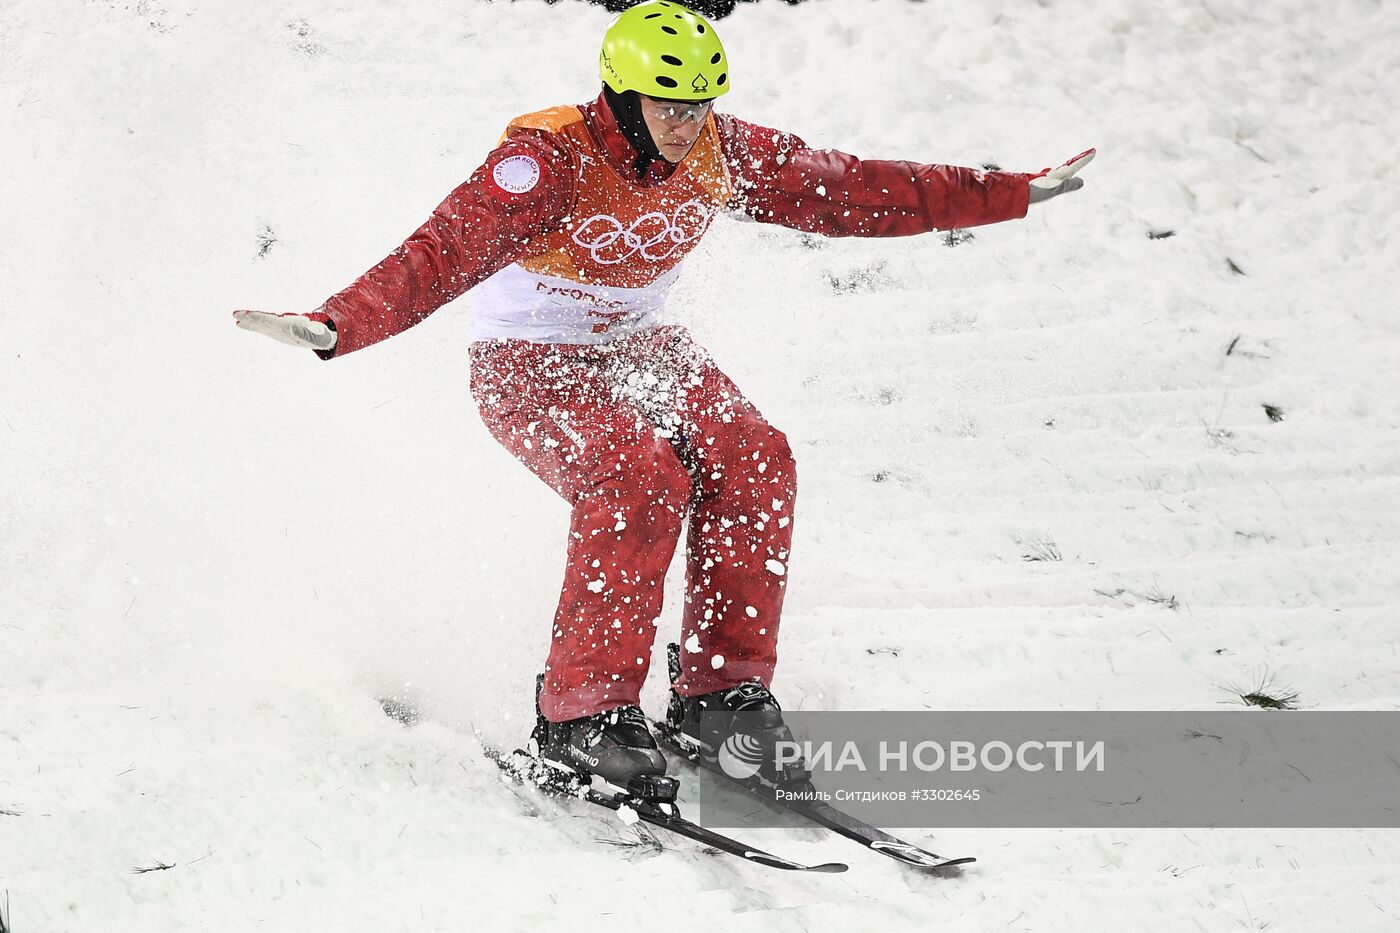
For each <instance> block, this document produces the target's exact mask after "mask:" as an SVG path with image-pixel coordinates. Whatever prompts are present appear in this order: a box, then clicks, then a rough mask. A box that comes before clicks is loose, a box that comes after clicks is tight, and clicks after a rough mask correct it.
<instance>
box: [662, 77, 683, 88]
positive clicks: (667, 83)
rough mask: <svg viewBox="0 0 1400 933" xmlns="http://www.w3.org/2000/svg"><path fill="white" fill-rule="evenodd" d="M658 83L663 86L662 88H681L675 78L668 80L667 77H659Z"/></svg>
mask: <svg viewBox="0 0 1400 933" xmlns="http://www.w3.org/2000/svg"><path fill="white" fill-rule="evenodd" d="M656 83H657V84H659V85H661V86H662V87H680V85H678V84H677V83H676V81H675V79H674V78H668V77H666V76H665V75H657V76H656Z"/></svg>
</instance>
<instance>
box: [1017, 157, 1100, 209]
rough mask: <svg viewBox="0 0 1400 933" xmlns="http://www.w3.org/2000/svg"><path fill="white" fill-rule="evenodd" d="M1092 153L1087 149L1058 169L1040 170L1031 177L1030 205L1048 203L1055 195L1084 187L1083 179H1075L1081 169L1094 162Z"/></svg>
mask: <svg viewBox="0 0 1400 933" xmlns="http://www.w3.org/2000/svg"><path fill="white" fill-rule="evenodd" d="M1094 151H1095V150H1093V149H1089V150H1087V151H1085V152H1081V153H1080V154H1079V155H1077V156H1075V157H1074V158H1073V159H1070V160H1069V161H1068V162H1066V163H1065V164H1064V165H1061V166H1060V167H1059V168H1053V169H1050V168H1047V169H1042V170H1041V171H1040V174H1038V175H1032V176H1031V203H1032V204H1035V203H1036V202H1038V201H1048V200H1050V199H1051V198H1053V197H1054V196H1055V195H1057V194H1064V193H1065V192H1067V191H1078V190H1079V189H1080V188H1083V187H1084V179H1082V178H1075V177H1074V176H1075V173H1077V172H1078V171H1079V170H1080V169H1081V168H1083V167H1084V166H1086V165H1088V164H1089V163H1090V162H1092V161H1094Z"/></svg>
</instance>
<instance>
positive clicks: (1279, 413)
mask: <svg viewBox="0 0 1400 933" xmlns="http://www.w3.org/2000/svg"><path fill="white" fill-rule="evenodd" d="M1264 414H1266V415H1268V416H1269V420H1270V421H1282V420H1283V419H1284V418H1287V417H1288V416H1287V415H1285V414H1284V413H1283V409H1282V408H1279V407H1278V406H1277V405H1270V404H1268V403H1265V404H1264Z"/></svg>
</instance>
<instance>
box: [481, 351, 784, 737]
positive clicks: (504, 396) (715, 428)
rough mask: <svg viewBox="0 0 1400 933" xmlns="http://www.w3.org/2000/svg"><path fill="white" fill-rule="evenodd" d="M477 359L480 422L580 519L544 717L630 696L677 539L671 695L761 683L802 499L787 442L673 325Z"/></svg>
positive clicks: (637, 685) (769, 661) (635, 695)
mask: <svg viewBox="0 0 1400 933" xmlns="http://www.w3.org/2000/svg"><path fill="white" fill-rule="evenodd" d="M471 359H472V371H471V387H472V395H473V396H474V397H475V399H476V402H477V406H478V408H479V410H480V412H481V417H482V419H483V420H484V421H485V422H486V426H487V428H488V429H490V431H491V433H492V435H493V436H495V438H496V439H497V440H498V441H500V442H501V444H503V445H504V446H505V448H506V449H507V450H509V451H510V452H511V453H512V454H513V455H515V457H516V458H517V459H519V460H520V461H521V462H522V463H524V464H525V465H526V466H527V467H529V468H530V469H531V470H532V471H533V472H534V473H535V475H537V476H539V478H540V479H542V480H544V481H545V482H546V483H548V484H549V486H550V487H551V488H553V489H554V491H555V492H557V493H559V495H561V496H563V497H564V499H565V500H567V501H568V502H569V504H570V505H571V506H572V508H573V517H572V521H571V524H570V528H569V541H568V558H567V562H566V564H565V569H564V585H563V591H562V593H561V594H560V597H559V608H558V610H557V611H556V613H555V616H554V631H553V640H552V642H551V645H550V652H549V658H548V660H547V662H546V664H545V678H544V691H543V693H542V694H541V696H540V708H541V710H542V711H543V713H544V715H545V716H546V717H547V718H549V719H551V720H553V721H555V722H562V721H564V720H567V719H574V718H576V717H579V716H587V715H590V714H592V713H596V712H601V711H602V710H606V709H611V708H613V707H616V706H622V705H626V704H635V703H637V702H638V699H639V692H640V690H641V687H642V683H643V682H644V681H645V680H646V675H647V667H648V664H649V663H650V658H651V645H652V641H653V639H654V637H655V633H656V626H657V621H658V616H659V615H660V613H661V603H662V589H663V583H664V579H665V575H666V568H667V566H668V565H669V564H670V562H671V557H672V555H673V554H674V552H675V548H676V542H677V540H678V538H679V537H680V533H681V530H682V528H683V527H684V528H685V529H686V532H687V538H686V580H685V587H686V590H685V609H684V613H683V620H682V623H681V661H682V664H681V667H682V674H681V679H680V681H679V683H678V684H677V689H678V690H679V692H680V693H681V694H683V695H685V696H695V695H697V694H701V693H708V692H710V691H712V690H720V689H723V688H725V687H729V686H733V685H734V684H737V683H742V682H744V681H747V680H758V681H760V682H762V683H763V684H764V685H767V684H768V683H769V680H770V678H771V677H772V674H773V666H774V664H775V663H776V661H777V650H776V648H777V638H778V619H779V615H780V614H781V612H782V606H783V595H784V591H785V587H786V582H787V581H786V574H787V563H788V551H789V547H790V544H791V541H792V515H793V511H792V510H793V497H794V495H795V493H796V489H797V474H796V471H795V468H794V463H793V458H792V451H791V450H790V449H789V447H788V443H787V438H786V437H784V436H783V434H782V432H781V431H778V430H777V429H775V428H773V427H772V426H771V425H769V424H768V422H767V421H765V420H764V418H763V416H762V415H761V414H759V412H758V410H757V409H756V408H754V406H753V405H752V404H751V403H750V402H749V401H748V400H747V399H745V398H744V396H743V395H742V394H741V393H740V392H739V390H738V388H736V387H735V385H734V383H733V382H731V381H730V380H729V378H728V377H727V376H725V375H724V373H722V372H720V370H719V369H718V367H716V366H715V363H714V361H713V360H712V359H711V358H710V356H709V354H708V353H707V352H705V350H703V349H702V348H700V347H699V346H698V345H697V344H696V343H694V341H692V340H691V338H690V335H689V334H688V333H687V332H686V330H685V329H684V328H681V327H674V326H671V327H660V328H655V329H653V330H649V331H645V332H643V333H640V334H636V335H632V336H629V337H624V338H621V339H619V340H617V341H615V342H613V343H609V344H604V345H596V346H592V345H590V346H585V345H576V344H569V345H559V344H536V343H530V342H527V341H522V340H490V341H480V342H478V343H475V344H473V345H472V351H471ZM687 512H688V513H689V518H688V519H687Z"/></svg>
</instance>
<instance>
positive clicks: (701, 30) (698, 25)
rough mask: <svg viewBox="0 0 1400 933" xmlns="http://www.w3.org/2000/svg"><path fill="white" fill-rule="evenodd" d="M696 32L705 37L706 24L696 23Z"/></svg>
mask: <svg viewBox="0 0 1400 933" xmlns="http://www.w3.org/2000/svg"><path fill="white" fill-rule="evenodd" d="M695 31H696V32H698V33H700V35H702V36H703V35H704V34H705V24H704V23H696V24H695Z"/></svg>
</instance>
